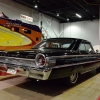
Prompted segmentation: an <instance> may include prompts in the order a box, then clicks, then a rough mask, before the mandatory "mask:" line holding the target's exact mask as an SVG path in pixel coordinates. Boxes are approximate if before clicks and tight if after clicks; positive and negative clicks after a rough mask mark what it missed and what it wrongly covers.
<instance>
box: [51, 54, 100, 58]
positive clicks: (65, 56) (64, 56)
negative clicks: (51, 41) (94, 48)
mask: <svg viewBox="0 0 100 100" xmlns="http://www.w3.org/2000/svg"><path fill="white" fill-rule="evenodd" d="M90 56H100V54H91V55H88V54H87V55H67V54H66V55H62V56H51V57H49V58H70V57H90Z"/></svg>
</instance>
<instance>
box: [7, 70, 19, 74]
mask: <svg viewBox="0 0 100 100" xmlns="http://www.w3.org/2000/svg"><path fill="white" fill-rule="evenodd" d="M7 73H9V74H13V75H15V74H16V73H17V71H16V70H15V69H14V68H8V69H7Z"/></svg>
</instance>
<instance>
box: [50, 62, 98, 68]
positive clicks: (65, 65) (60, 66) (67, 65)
mask: <svg viewBox="0 0 100 100" xmlns="http://www.w3.org/2000/svg"><path fill="white" fill-rule="evenodd" d="M99 61H100V60H96V61H88V62H83V63H74V64H64V65H58V66H54V67H51V68H52V69H55V68H62V67H69V66H75V65H82V64H88V63H94V62H99Z"/></svg>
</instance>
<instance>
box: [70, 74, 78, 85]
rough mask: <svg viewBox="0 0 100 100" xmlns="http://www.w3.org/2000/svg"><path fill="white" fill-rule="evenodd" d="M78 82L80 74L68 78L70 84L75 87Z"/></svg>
mask: <svg viewBox="0 0 100 100" xmlns="http://www.w3.org/2000/svg"><path fill="white" fill-rule="evenodd" d="M77 81H78V73H73V74H71V75H70V76H69V77H68V84H69V85H75V84H76V83H77Z"/></svg>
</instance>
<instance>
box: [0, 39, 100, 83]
mask: <svg viewBox="0 0 100 100" xmlns="http://www.w3.org/2000/svg"><path fill="white" fill-rule="evenodd" d="M0 69H1V71H6V72H7V73H11V74H18V75H22V76H27V77H30V78H34V79H37V80H48V79H57V78H66V77H67V78H68V79H69V82H70V83H71V84H75V83H76V82H77V79H78V77H79V75H80V74H83V73H86V72H89V71H92V70H95V69H96V70H97V71H100V54H99V53H96V52H95V51H94V49H93V47H92V45H91V43H90V42H89V41H87V40H83V39H77V38H51V39H47V40H43V41H41V42H40V43H39V44H37V45H36V46H35V47H34V48H32V49H31V50H25V51H21V50H20V51H1V52H0Z"/></svg>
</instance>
